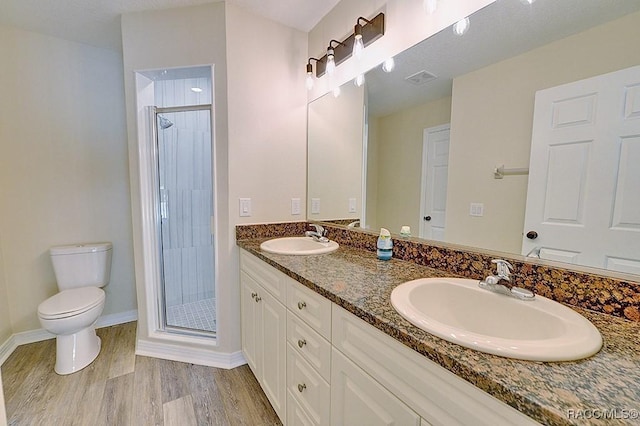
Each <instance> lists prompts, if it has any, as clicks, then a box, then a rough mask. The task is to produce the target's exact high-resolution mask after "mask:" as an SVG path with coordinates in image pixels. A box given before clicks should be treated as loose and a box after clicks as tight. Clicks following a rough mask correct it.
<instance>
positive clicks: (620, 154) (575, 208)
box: [522, 66, 640, 274]
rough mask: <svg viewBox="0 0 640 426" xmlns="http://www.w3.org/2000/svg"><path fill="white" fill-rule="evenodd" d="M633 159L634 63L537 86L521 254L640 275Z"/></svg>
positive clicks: (638, 86)
mask: <svg viewBox="0 0 640 426" xmlns="http://www.w3.org/2000/svg"><path fill="white" fill-rule="evenodd" d="M638 164H640V66H636V67H632V68H627V69H624V70H621V71H617V72H612V73H608V74H603V75H600V76H597V77H593V78H589V79H585V80H580V81H576V82H573V83H569V84H565V85H561V86H557V87H553V88H550V89H546V90H541V91H539V92H537V93H536V100H535V110H534V119H533V135H532V148H531V162H530V175H529V188H528V196H527V208H526V215H525V225H524V232H523V242H522V254H524V255H527V254H529V253H531V252H534V253H539V256H540V257H541V258H543V259H550V260H558V261H562V262H568V263H573V264H582V265H588V266H593V267H598V268H606V269H610V270H615V271H619V272H627V273H633V274H640V196H639V195H638V192H637V188H638V187H640V168H639V167H638ZM531 231H535V233H537V237H536V238H535V239H530V238H527V234H528V233H529V237H532V236H534V234H531Z"/></svg>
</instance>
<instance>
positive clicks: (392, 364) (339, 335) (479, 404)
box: [332, 305, 538, 426]
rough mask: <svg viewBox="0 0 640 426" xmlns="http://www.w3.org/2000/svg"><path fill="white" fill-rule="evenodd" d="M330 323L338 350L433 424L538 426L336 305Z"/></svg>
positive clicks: (334, 360) (334, 361)
mask: <svg viewBox="0 0 640 426" xmlns="http://www.w3.org/2000/svg"><path fill="white" fill-rule="evenodd" d="M332 318H333V341H332V343H333V345H334V347H335V348H337V349H339V350H340V351H341V352H342V353H343V354H345V355H346V356H347V357H348V358H349V359H350V360H351V361H353V362H354V363H356V364H357V365H358V366H359V367H360V368H362V369H363V370H364V371H366V372H367V373H368V374H370V375H371V376H372V377H373V378H374V379H376V380H377V381H378V382H379V383H380V384H382V386H384V387H385V388H387V389H388V390H389V391H391V392H392V393H393V394H394V395H396V396H397V397H398V398H400V399H401V400H402V401H403V402H404V403H406V404H407V405H408V406H409V407H411V408H412V409H413V410H414V411H416V412H417V413H418V414H419V415H420V416H421V417H422V418H424V419H425V420H426V421H427V422H428V423H429V424H432V425H446V426H449V425H467V424H473V425H486V426H496V425H505V426H510V425H514V424H517V425H537V424H538V423H536V422H535V421H534V420H533V419H531V418H529V417H527V416H525V415H524V414H522V413H520V412H518V411H517V410H515V409H514V408H512V407H510V406H508V405H507V404H505V403H504V402H502V401H499V400H498V399H496V398H494V397H492V396H491V395H489V394H488V393H485V392H483V391H482V390H480V389H478V388H476V387H475V386H473V385H472V384H471V383H469V382H467V381H465V380H463V379H461V378H460V377H458V376H456V375H455V374H453V373H451V372H450V371H447V370H445V369H444V368H443V367H440V366H439V365H437V364H436V363H434V362H432V361H430V360H429V359H427V358H426V357H424V356H422V355H420V354H419V353H417V352H415V351H413V350H411V349H409V348H408V347H406V346H404V345H403V344H401V343H400V342H398V341H397V340H395V339H393V338H392V337H390V336H388V335H386V334H385V333H383V332H381V331H380V330H378V329H376V328H375V327H373V326H372V325H370V324H367V323H366V322H365V321H363V320H361V319H360V318H357V317H356V316H355V315H352V314H351V313H349V312H347V311H346V310H344V309H342V308H340V307H339V306H337V305H334V306H333V315H332ZM332 362H333V363H334V365H335V363H336V359H335V353H334V354H333V359H332ZM332 384H333V385H334V386H335V381H334V379H333V378H332Z"/></svg>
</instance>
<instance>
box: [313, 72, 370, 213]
mask: <svg viewBox="0 0 640 426" xmlns="http://www.w3.org/2000/svg"><path fill="white" fill-rule="evenodd" d="M363 105H364V86H361V87H356V86H355V85H354V84H345V85H344V86H343V87H342V91H341V93H340V96H338V97H337V98H336V97H334V96H333V94H331V93H328V94H326V95H325V96H323V97H322V98H320V99H316V100H315V101H313V102H312V103H310V104H309V122H308V126H309V132H308V136H307V137H308V139H309V140H308V153H309V162H308V165H307V168H308V171H307V178H308V180H309V185H308V193H307V206H308V211H309V215H308V217H309V218H310V219H313V220H331V219H357V218H359V217H360V215H361V213H362V155H363V154H362V147H363V140H362V138H363V128H364V110H363V108H364V107H363ZM312 198H319V199H320V213H319V214H315V213H311V199H312ZM349 198H355V200H356V211H355V212H353V213H349Z"/></svg>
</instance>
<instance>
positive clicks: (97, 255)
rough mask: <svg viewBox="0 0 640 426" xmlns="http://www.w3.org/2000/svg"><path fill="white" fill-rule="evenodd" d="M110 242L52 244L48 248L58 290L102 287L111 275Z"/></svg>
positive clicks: (111, 246) (111, 250)
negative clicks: (52, 245)
mask: <svg viewBox="0 0 640 426" xmlns="http://www.w3.org/2000/svg"><path fill="white" fill-rule="evenodd" d="M112 252H113V245H112V244H111V243H88V244H71V245H65V246H54V247H51V248H50V249H49V254H50V256H51V263H53V270H54V272H55V274H56V280H57V282H58V289H59V290H61V291H62V290H67V289H70V288H77V287H90V286H91V287H104V286H105V285H107V284H108V283H109V279H110V277H111V253H112Z"/></svg>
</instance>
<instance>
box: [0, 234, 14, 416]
mask: <svg viewBox="0 0 640 426" xmlns="http://www.w3.org/2000/svg"><path fill="white" fill-rule="evenodd" d="M8 295H9V293H8V292H7V282H6V281H5V274H4V258H3V257H2V235H0V344H1V342H4V341H6V340H7V339H8V338H9V337H11V334H13V330H12V329H11V317H10V316H9V300H8V298H7V296H8ZM0 383H2V382H1V381H0ZM0 387H1V386H0ZM0 407H1V405H0ZM0 421H1V418H0Z"/></svg>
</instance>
